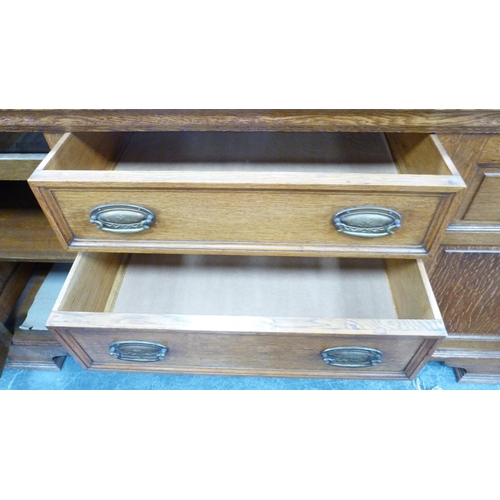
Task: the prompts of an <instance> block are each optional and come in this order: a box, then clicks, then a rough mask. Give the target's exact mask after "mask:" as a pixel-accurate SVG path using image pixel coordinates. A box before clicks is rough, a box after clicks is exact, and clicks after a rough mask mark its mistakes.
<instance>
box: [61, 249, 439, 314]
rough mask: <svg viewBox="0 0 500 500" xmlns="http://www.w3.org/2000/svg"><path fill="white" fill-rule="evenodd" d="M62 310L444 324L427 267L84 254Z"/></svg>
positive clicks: (376, 261)
mask: <svg viewBox="0 0 500 500" xmlns="http://www.w3.org/2000/svg"><path fill="white" fill-rule="evenodd" d="M55 310H56V311H60V312H61V311H70V312H108V313H116V314H154V315H160V314H162V315H181V316H198V315H200V316H241V317H243V316H245V317H248V316H257V317H280V318H286V317H293V318H296V317H304V318H359V319H362V318H370V319H383V320H393V319H395V320H398V319H418V320H422V319H440V317H441V316H440V313H439V310H438V308H437V305H436V303H435V300H434V297H433V294H432V291H431V289H430V285H429V283H428V280H427V276H426V274H425V270H424V268H423V265H422V263H421V262H420V261H414V260H391V259H389V260H384V259H337V258H298V257H297V258H293V257H247V256H245V257H243V256H241V257H239V256H206V255H146V254H139V255H114V254H97V255H96V254H91V253H88V254H87V253H85V254H79V255H78V258H77V260H76V261H75V265H74V267H73V269H72V271H71V273H70V276H69V278H68V280H67V282H66V284H65V287H64V288H63V292H62V293H61V295H60V297H59V299H58V302H57V304H56V308H55Z"/></svg>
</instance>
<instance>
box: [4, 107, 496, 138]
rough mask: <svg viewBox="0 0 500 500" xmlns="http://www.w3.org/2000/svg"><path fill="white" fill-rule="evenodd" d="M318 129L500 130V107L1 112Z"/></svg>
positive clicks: (22, 126)
mask: <svg viewBox="0 0 500 500" xmlns="http://www.w3.org/2000/svg"><path fill="white" fill-rule="evenodd" d="M245 128H246V129H250V130H285V129H287V130H294V129H296V130H298V131H301V130H304V131H305V130H311V131H314V130H317V131H354V132H358V131H367V132H372V131H374V132H379V131H387V132H441V133H445V132H450V133H480V132H483V133H484V132H489V133H498V132H499V131H500V112H499V110H484V109H483V110H472V109H471V110H429V109H416V110H415V109H412V110H393V109H389V110H383V109H368V110H363V109H359V110H353V109H350V110H342V109H341V110H334V109H326V110H322V109H320V110H318V109H315V110H306V109H299V110H292V109H287V110H269V109H267V110H255V109H252V110H248V109H236V110H234V109H233V110H172V109H170V110H165V109H163V110H154V109H142V110H138V109H136V110H126V109H122V110H117V109H108V110H106V109H105V110H97V109H83V110H82V109H48V110H47V109H45V110H43V109H37V110H28V109H24V110H23V109H17V110H16V109H14V110H0V130H5V131H31V130H33V131H44V132H67V131H94V130H95V131H108V130H109V131H116V130H120V131H134V130H136V131H154V130H179V129H181V130H186V129H191V130H242V129H245Z"/></svg>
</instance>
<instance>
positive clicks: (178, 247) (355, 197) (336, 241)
mask: <svg viewBox="0 0 500 500" xmlns="http://www.w3.org/2000/svg"><path fill="white" fill-rule="evenodd" d="M319 136H320V138H321V140H319V141H318V140H317V139H315V137H316V136H315V135H314V134H312V135H311V134H309V135H307V137H306V138H305V139H304V135H300V134H299V135H298V136H294V137H292V138H290V136H289V135H286V134H284V135H283V137H282V139H280V140H277V139H276V137H275V134H268V136H265V137H261V138H260V139H258V140H256V139H255V136H253V135H251V134H249V133H247V134H244V133H243V134H233V135H231V136H224V135H221V136H218V135H214V134H212V135H210V136H209V137H210V140H208V139H206V138H204V135H203V134H202V133H198V135H197V136H196V139H192V138H190V136H187V138H186V137H185V136H182V138H183V139H182V140H181V139H179V137H177V136H176V137H175V138H174V139H172V138H171V136H168V135H167V136H165V137H164V136H163V135H155V136H154V138H153V139H151V137H150V136H149V135H147V134H142V135H141V134H135V135H133V136H132V138H130V137H129V136H128V135H123V136H122V135H120V134H114V135H110V136H105V137H104V136H103V134H82V135H72V134H67V135H66V136H64V137H63V138H62V139H61V141H60V142H59V143H58V144H57V145H56V147H55V148H54V149H53V150H52V152H51V153H50V154H49V155H48V158H47V159H46V161H44V162H43V163H42V165H40V168H39V169H37V171H36V172H35V173H34V174H33V175H32V177H31V178H30V185H31V187H32V189H33V190H34V192H35V194H36V196H37V198H38V200H39V203H40V204H41V206H42V207H43V209H44V211H45V213H46V215H47V216H48V219H49V220H50V222H51V224H52V226H53V227H54V229H55V231H56V232H57V234H58V235H59V239H60V241H61V242H62V243H63V244H64V245H65V246H67V247H68V248H70V249H73V250H92V251H106V250H108V251H109V250H111V251H114V252H156V253H162V252H163V253H184V252H197V253H200V252H202V253H229V254H230V253H233V254H238V253H260V254H267V253H274V254H280V255H318V256H321V255H331V256H334V255H339V256H340V255H346V254H350V255H360V256H366V257H371V256H390V255H399V256H409V257H411V256H422V255H426V254H427V253H428V252H429V251H430V249H431V248H432V246H433V245H434V244H435V243H436V241H437V240H438V239H439V238H440V237H441V235H442V233H443V231H444V228H445V227H446V225H447V224H446V218H447V217H448V215H449V214H448V208H449V207H450V204H451V202H452V200H453V198H454V196H455V194H456V192H458V191H460V190H461V189H463V187H464V184H463V181H462V179H461V178H460V175H459V174H458V172H457V171H456V169H455V168H454V166H453V164H452V163H451V160H450V159H449V158H448V157H447V156H446V153H445V152H444V150H443V149H442V147H440V145H439V143H438V142H437V139H435V138H434V137H432V136H428V135H425V134H420V135H419V134H417V135H413V134H399V135H398V134H394V135H393V136H391V137H390V138H388V137H387V138H386V137H385V136H384V135H382V134H365V135H364V136H362V137H361V139H360V138H359V137H358V136H357V135H356V134H350V135H349V134H348V135H342V134H319ZM373 136H380V137H379V138H378V139H376V140H374V137H373ZM137 137H138V138H137ZM259 137H260V136H259ZM144 141H145V142H144ZM148 141H149V142H148ZM169 141H170V142H169ZM273 141H274V142H273ZM297 141H298V142H299V143H300V147H297V144H295V142H297ZM307 141H310V142H311V144H309V143H308V142H307ZM254 143H255V144H254ZM130 144H133V146H130ZM254 145H255V148H253V146H254ZM250 146H252V147H250ZM183 148H186V150H184V149H183ZM190 148H191V149H190ZM259 148H261V149H259ZM280 148H281V149H280ZM153 153H154V154H153ZM170 157H172V158H174V160H175V162H174V163H173V164H171V163H169V162H168V161H167V160H168V159H169V158H170ZM245 158H247V160H245ZM202 160H203V161H202Z"/></svg>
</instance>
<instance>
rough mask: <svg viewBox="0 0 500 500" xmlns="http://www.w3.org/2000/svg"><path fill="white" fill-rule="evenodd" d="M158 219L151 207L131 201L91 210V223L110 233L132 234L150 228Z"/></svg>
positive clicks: (100, 206)
mask: <svg viewBox="0 0 500 500" xmlns="http://www.w3.org/2000/svg"><path fill="white" fill-rule="evenodd" d="M155 220H156V216H155V214H154V213H153V212H152V211H151V210H149V208H145V207H141V206H139V205H131V204H129V203H109V204H107V205H99V206H98V207H94V208H93V209H92V210H91V211H90V223H91V224H95V225H96V226H97V229H102V230H103V231H109V232H110V233H120V234H131V233H140V232H141V231H145V230H146V229H149V228H150V226H151V224H153V223H154V222H155Z"/></svg>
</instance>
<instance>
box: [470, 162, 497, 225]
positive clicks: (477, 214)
mask: <svg viewBox="0 0 500 500" xmlns="http://www.w3.org/2000/svg"><path fill="white" fill-rule="evenodd" d="M482 173H483V178H482V182H481V183H480V185H479V186H478V189H477V191H476V192H475V195H474V198H473V199H472V203H471V204H470V205H469V208H468V209H467V212H466V213H465V215H464V219H465V220H468V221H476V222H477V221H479V222H483V223H496V224H500V196H499V193H500V165H499V166H498V167H496V168H495V170H494V171H493V170H492V169H488V171H486V172H482Z"/></svg>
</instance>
